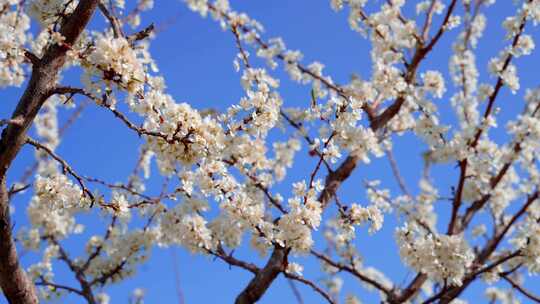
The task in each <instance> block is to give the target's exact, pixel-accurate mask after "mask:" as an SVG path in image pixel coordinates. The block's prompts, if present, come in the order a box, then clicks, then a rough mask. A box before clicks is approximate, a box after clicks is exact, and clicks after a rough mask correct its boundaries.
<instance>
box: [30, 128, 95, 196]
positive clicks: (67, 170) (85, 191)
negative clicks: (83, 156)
mask: <svg viewBox="0 0 540 304" xmlns="http://www.w3.org/2000/svg"><path fill="white" fill-rule="evenodd" d="M26 143H28V144H29V145H31V146H34V147H35V148H36V149H38V150H43V151H45V152H46V153H47V154H49V156H50V157H52V158H53V159H54V160H56V161H57V162H58V163H59V164H60V165H61V166H62V171H63V172H64V174H65V173H69V175H71V176H72V177H73V178H75V179H76V180H77V182H78V183H79V185H80V186H81V189H82V192H83V196H88V197H89V198H90V200H91V201H92V202H95V200H96V199H95V197H94V195H93V194H92V192H91V191H90V190H88V188H87V187H86V185H85V184H84V181H83V178H82V177H80V176H79V175H78V174H77V173H76V172H75V171H74V170H73V168H71V166H70V165H69V164H68V163H67V162H66V161H65V160H64V159H62V158H61V157H60V156H58V155H57V154H56V153H54V152H53V151H52V150H51V149H50V148H49V147H47V146H45V145H42V144H41V143H39V142H37V141H35V140H33V139H31V138H29V137H28V138H26Z"/></svg>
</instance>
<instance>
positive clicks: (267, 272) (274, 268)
mask: <svg viewBox="0 0 540 304" xmlns="http://www.w3.org/2000/svg"><path fill="white" fill-rule="evenodd" d="M287 254H288V250H287V249H285V248H283V247H276V249H274V251H273V252H272V256H271V257H270V260H268V263H266V265H265V266H264V268H263V269H261V270H259V272H258V273H257V274H256V275H255V277H254V278H253V279H252V280H251V281H250V282H249V284H248V286H247V287H246V288H245V289H244V291H242V293H241V294H239V295H238V297H237V298H236V301H235V304H250V303H255V302H257V301H258V300H259V299H260V298H261V297H262V295H263V294H264V293H265V292H266V290H267V289H268V287H270V285H271V284H272V282H273V281H274V280H275V279H276V277H277V276H278V275H279V274H280V273H281V272H282V271H284V270H285V268H286V267H287Z"/></svg>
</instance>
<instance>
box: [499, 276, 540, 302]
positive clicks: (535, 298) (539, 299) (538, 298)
mask: <svg viewBox="0 0 540 304" xmlns="http://www.w3.org/2000/svg"><path fill="white" fill-rule="evenodd" d="M501 278H503V280H505V281H506V282H508V283H509V284H510V285H512V287H513V288H514V289H515V290H517V291H519V292H520V293H521V294H522V295H524V296H526V297H527V298H529V299H531V300H533V301H534V302H536V303H540V296H536V295H534V294H533V293H532V292H530V291H528V290H527V289H525V288H524V287H523V286H521V285H519V284H518V283H517V282H516V281H514V280H513V279H511V278H510V277H509V276H507V275H501Z"/></svg>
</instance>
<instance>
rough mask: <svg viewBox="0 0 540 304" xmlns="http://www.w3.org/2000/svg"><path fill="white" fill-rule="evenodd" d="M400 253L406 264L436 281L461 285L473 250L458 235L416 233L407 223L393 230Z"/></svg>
mask: <svg viewBox="0 0 540 304" xmlns="http://www.w3.org/2000/svg"><path fill="white" fill-rule="evenodd" d="M396 239H397V242H398V245H399V253H400V256H401V258H402V260H403V262H405V264H407V265H409V266H410V267H412V268H413V269H414V270H416V271H418V272H422V273H425V274H427V275H428V277H429V278H430V279H432V280H434V281H436V282H439V283H444V282H447V283H449V284H450V285H458V286H459V285H461V284H462V279H463V276H464V275H465V273H466V271H467V269H468V268H469V266H470V265H471V263H472V261H473V259H474V254H473V253H472V251H471V250H470V248H469V246H468V245H467V243H466V241H465V240H464V239H463V237H460V236H457V235H451V236H449V235H440V234H437V235H432V234H428V235H423V236H422V235H417V233H415V231H414V230H411V229H410V228H409V226H405V227H403V228H399V229H398V230H397V231H396Z"/></svg>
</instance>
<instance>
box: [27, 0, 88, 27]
mask: <svg viewBox="0 0 540 304" xmlns="http://www.w3.org/2000/svg"><path fill="white" fill-rule="evenodd" d="M77 3H78V1H69V0H33V1H31V2H30V3H29V4H28V12H29V14H30V16H31V17H32V18H34V19H36V20H37V21H38V22H39V23H40V24H41V26H42V27H44V28H47V27H49V26H50V25H52V24H54V23H59V22H60V21H61V20H62V18H63V17H65V16H67V15H69V14H71V13H72V12H73V10H74V9H75V7H76V6H77Z"/></svg>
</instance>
